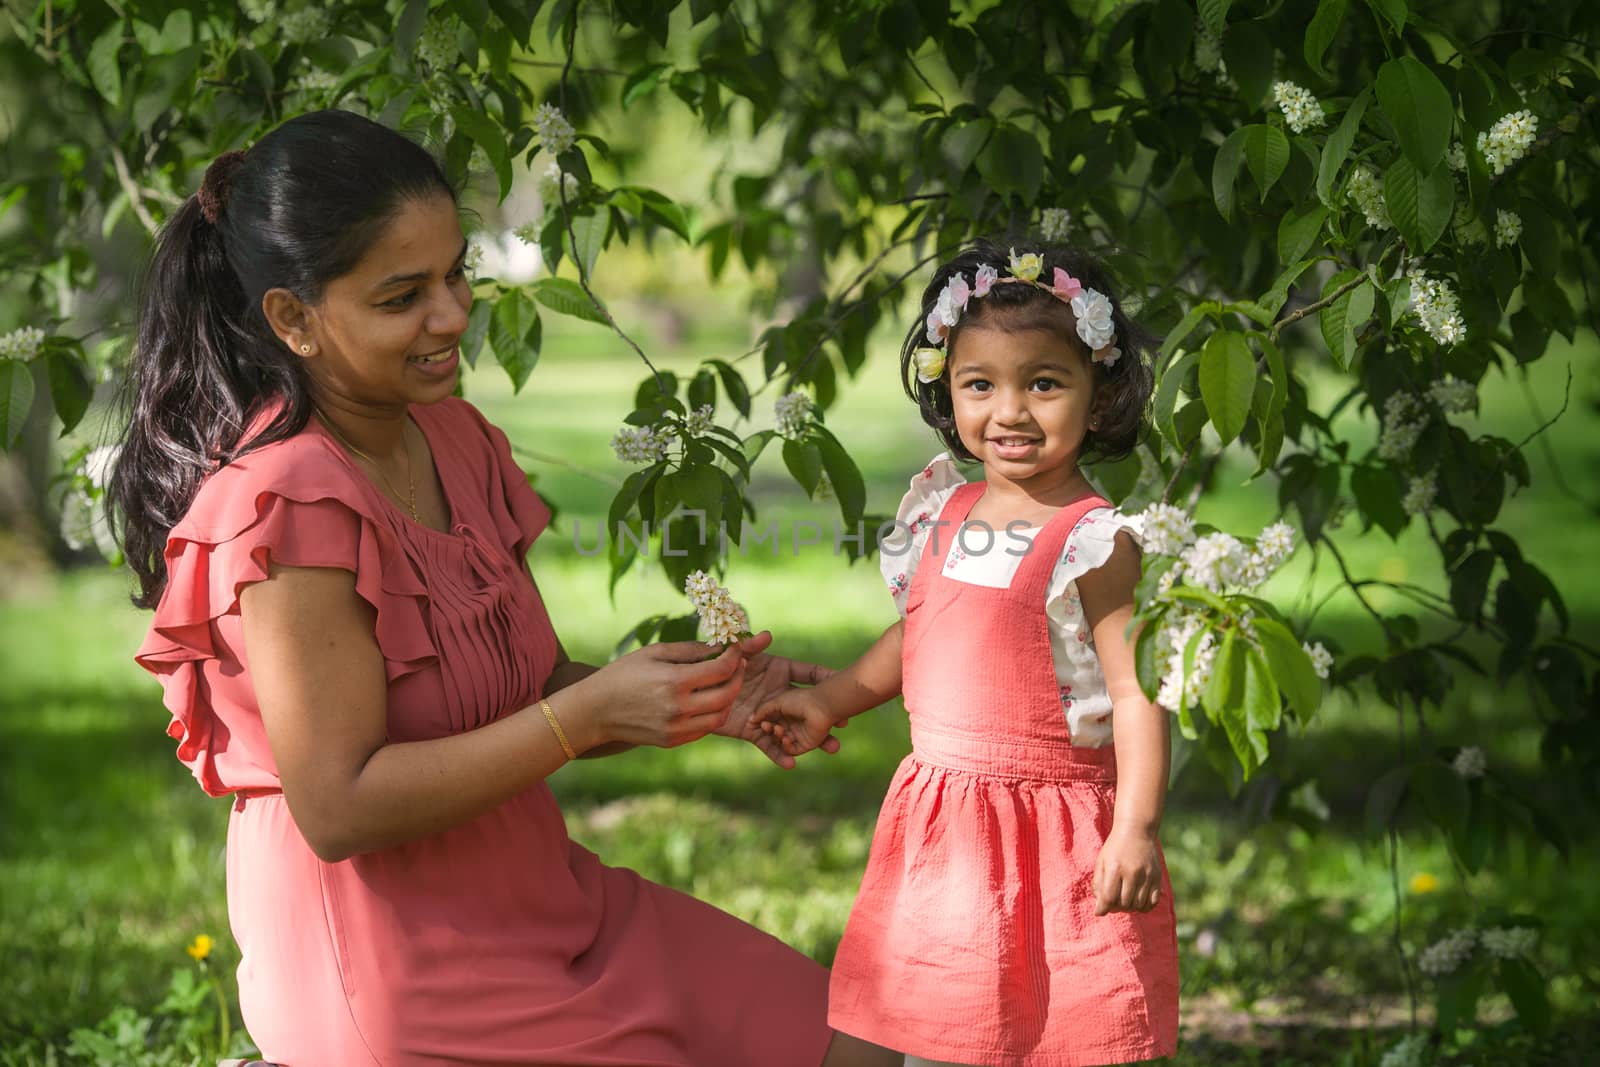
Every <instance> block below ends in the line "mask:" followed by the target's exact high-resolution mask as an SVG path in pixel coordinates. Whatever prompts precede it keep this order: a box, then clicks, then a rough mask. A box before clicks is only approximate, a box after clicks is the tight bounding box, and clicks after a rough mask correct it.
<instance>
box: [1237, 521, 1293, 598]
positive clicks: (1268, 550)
mask: <svg viewBox="0 0 1600 1067" xmlns="http://www.w3.org/2000/svg"><path fill="white" fill-rule="evenodd" d="M1293 552H1294V527H1293V526H1290V525H1289V524H1288V523H1286V522H1275V523H1273V524H1272V525H1271V526H1268V527H1267V528H1266V529H1264V530H1262V531H1261V535H1260V536H1259V537H1257V538H1256V546H1255V549H1254V551H1252V552H1251V553H1250V558H1249V559H1248V560H1246V561H1245V565H1244V578H1245V580H1244V584H1245V585H1248V586H1251V587H1254V586H1258V585H1260V584H1261V583H1262V582H1264V581H1266V580H1267V579H1268V578H1270V577H1272V574H1273V572H1274V571H1276V570H1277V569H1278V568H1279V567H1281V566H1283V562H1284V560H1286V559H1288V558H1289V556H1290V555H1291V554H1292V553H1293Z"/></svg>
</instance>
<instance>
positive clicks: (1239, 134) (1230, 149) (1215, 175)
mask: <svg viewBox="0 0 1600 1067" xmlns="http://www.w3.org/2000/svg"><path fill="white" fill-rule="evenodd" d="M1249 130H1250V127H1248V126H1242V127H1240V128H1239V129H1237V130H1234V131H1233V132H1232V133H1230V134H1228V137H1227V139H1226V140H1224V141H1223V142H1222V146H1221V147H1220V148H1218V149H1217V158H1216V160H1215V161H1213V162H1212V164H1211V198H1212V199H1213V200H1215V201H1216V204H1217V214H1219V215H1221V216H1222V217H1223V218H1225V219H1227V220H1228V221H1229V222H1232V221H1233V187H1234V184H1235V183H1236V182H1238V180H1239V167H1240V165H1241V164H1242V163H1243V162H1244V141H1245V137H1247V136H1248V135H1249Z"/></svg>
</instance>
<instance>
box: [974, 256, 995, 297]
mask: <svg viewBox="0 0 1600 1067" xmlns="http://www.w3.org/2000/svg"><path fill="white" fill-rule="evenodd" d="M999 277H1000V272H999V271H997V270H995V269H994V268H993V267H991V266H989V264H987V263H985V264H984V265H983V266H981V267H979V268H978V273H977V276H976V279H975V280H974V282H973V285H972V295H973V296H988V295H989V290H990V289H992V288H994V283H995V281H996V280H997V279H999Z"/></svg>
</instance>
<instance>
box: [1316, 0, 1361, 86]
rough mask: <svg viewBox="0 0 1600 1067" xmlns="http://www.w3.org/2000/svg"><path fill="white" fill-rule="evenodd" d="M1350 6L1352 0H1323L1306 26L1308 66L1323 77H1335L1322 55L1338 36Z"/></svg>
mask: <svg viewBox="0 0 1600 1067" xmlns="http://www.w3.org/2000/svg"><path fill="white" fill-rule="evenodd" d="M1349 7H1350V0H1322V2H1321V3H1319V4H1318V5H1317V13H1316V14H1315V15H1313V16H1312V17H1311V25H1309V26H1307V27H1306V40H1305V57H1306V66H1308V67H1310V68H1311V69H1312V70H1314V71H1316V72H1317V74H1318V75H1320V76H1321V77H1324V78H1332V77H1333V75H1332V74H1330V73H1329V72H1328V69H1327V68H1326V67H1324V66H1323V65H1322V57H1323V55H1324V54H1326V53H1327V51H1328V46H1329V45H1331V44H1332V43H1333V39H1334V37H1336V36H1338V33H1339V24H1340V23H1342V22H1343V21H1344V13H1345V11H1346V10H1347V9H1348V8H1349Z"/></svg>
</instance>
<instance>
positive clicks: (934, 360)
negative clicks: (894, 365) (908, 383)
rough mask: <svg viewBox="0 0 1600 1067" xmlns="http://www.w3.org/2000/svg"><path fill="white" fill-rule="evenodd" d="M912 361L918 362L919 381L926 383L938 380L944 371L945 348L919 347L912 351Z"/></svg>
mask: <svg viewBox="0 0 1600 1067" xmlns="http://www.w3.org/2000/svg"><path fill="white" fill-rule="evenodd" d="M911 362H912V363H914V364H916V368H917V381H919V382H922V383H923V384H924V385H926V384H928V383H930V382H936V381H938V380H939V375H941V374H943V373H944V349H942V348H919V349H917V350H916V351H915V352H913V353H911Z"/></svg>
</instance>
